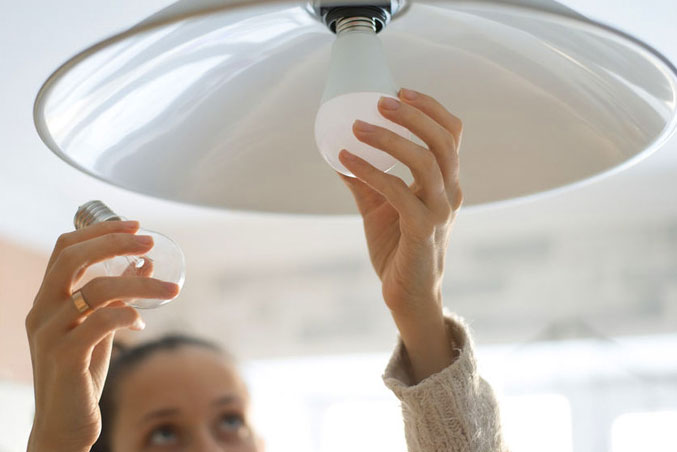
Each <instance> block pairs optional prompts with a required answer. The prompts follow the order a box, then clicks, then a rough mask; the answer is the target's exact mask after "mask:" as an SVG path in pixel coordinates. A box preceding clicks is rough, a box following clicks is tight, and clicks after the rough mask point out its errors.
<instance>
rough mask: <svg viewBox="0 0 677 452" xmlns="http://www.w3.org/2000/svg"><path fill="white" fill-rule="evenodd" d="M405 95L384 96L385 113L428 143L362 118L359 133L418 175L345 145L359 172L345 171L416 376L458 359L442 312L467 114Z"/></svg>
mask: <svg viewBox="0 0 677 452" xmlns="http://www.w3.org/2000/svg"><path fill="white" fill-rule="evenodd" d="M399 99H400V100H399V101H398V100H395V99H392V98H382V99H381V101H380V102H379V105H378V108H379V111H380V112H381V114H382V115H383V116H385V117H386V118H387V119H390V120H391V121H393V122H395V123H397V124H400V125H402V126H404V127H406V128H407V129H409V130H410V131H411V132H412V133H413V134H414V135H416V136H417V137H419V138H420V139H421V140H422V141H423V142H424V143H425V144H426V145H427V147H423V146H419V145H418V144H416V143H414V142H412V141H410V140H406V139H404V138H402V137H400V136H399V135H397V134H395V133H393V132H391V131H389V130H387V129H384V128H381V127H377V126H373V125H371V124H366V123H363V122H360V121H356V123H355V124H354V126H353V132H354V134H355V136H356V137H357V139H358V140H360V141H362V142H364V143H367V144H369V145H371V146H373V147H375V148H377V149H380V150H382V151H385V152H387V153H388V154H390V155H392V156H393V157H395V158H396V159H397V160H399V161H400V162H402V163H403V164H405V165H406V166H407V167H408V168H409V169H410V170H411V173H412V175H413V176H414V182H413V184H412V185H410V186H408V185H407V184H406V183H405V182H404V181H403V180H402V179H400V178H398V177H396V176H393V175H390V174H386V173H384V172H382V171H380V170H378V169H376V168H374V167H373V166H372V165H370V164H369V163H367V162H366V161H364V160H362V159H360V158H359V157H357V156H354V155H353V154H351V153H349V152H347V151H346V150H343V151H342V152H341V153H340V154H339V158H340V160H341V163H343V165H344V166H345V167H346V168H347V169H348V170H350V171H351V172H352V173H353V174H354V175H355V176H356V178H350V177H346V176H341V177H342V179H343V180H344V182H345V183H346V185H348V187H349V188H350V189H351V191H352V193H353V195H354V197H355V200H356V202H357V207H358V209H359V211H360V213H361V215H362V218H363V220H364V229H365V234H366V238H367V244H368V247H369V254H370V257H371V261H372V264H373V266H374V268H375V270H376V273H377V274H378V276H379V277H380V279H381V282H382V284H383V297H384V299H385V302H386V305H387V306H388V308H389V309H390V311H391V313H392V315H393V318H394V320H395V323H396V324H397V327H398V329H399V331H400V336H401V338H402V340H403V342H404V345H405V348H406V349H407V352H408V354H409V357H410V359H411V363H412V368H413V371H414V375H413V377H414V378H415V380H416V381H417V382H418V381H421V380H422V379H424V378H426V377H428V376H430V375H432V374H433V373H436V372H439V371H440V370H442V369H444V368H445V367H447V366H448V365H450V364H451V363H452V362H453V359H454V356H453V351H452V350H451V346H450V345H449V341H448V339H447V337H446V328H445V325H444V317H443V314H442V296H441V285H442V276H443V272H444V260H445V254H446V251H447V244H448V241H449V234H450V232H451V227H452V223H453V221H454V218H455V214H456V211H457V210H458V208H459V207H460V206H461V203H462V201H463V194H462V192H461V188H460V185H459V161H458V149H459V144H460V141H461V132H462V124H461V121H460V120H459V119H458V118H456V117H455V116H453V115H452V114H451V113H449V112H448V111H447V110H446V109H445V108H444V107H443V106H442V105H441V104H440V103H439V102H437V101H436V100H435V99H433V98H431V97H429V96H426V95H424V94H421V93H417V92H414V91H410V90H405V89H402V90H401V91H400V93H399Z"/></svg>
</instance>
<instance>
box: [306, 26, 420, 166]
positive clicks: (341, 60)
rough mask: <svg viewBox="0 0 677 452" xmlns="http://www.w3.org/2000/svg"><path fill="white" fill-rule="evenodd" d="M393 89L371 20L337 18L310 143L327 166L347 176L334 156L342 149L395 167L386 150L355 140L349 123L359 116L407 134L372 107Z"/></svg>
mask: <svg viewBox="0 0 677 452" xmlns="http://www.w3.org/2000/svg"><path fill="white" fill-rule="evenodd" d="M397 91H398V89H397V86H396V85H395V82H394V81H393V78H392V76H391V74H390V70H389V69H388V64H387V62H386V58H385V54H384V53H383V46H382V44H381V40H380V39H379V38H378V36H377V35H376V25H375V22H374V19H370V18H367V17H350V18H343V19H339V20H338V21H337V22H336V41H335V42H334V45H333V47H332V51H331V62H330V65H329V77H328V79H327V85H326V87H325V90H324V95H323V96H322V105H321V106H320V109H319V111H318V112H317V116H316V118H315V142H316V143H317V147H318V148H319V150H320V152H321V153H322V155H323V156H324V158H325V160H326V161H327V162H328V163H329V165H331V167H332V168H334V169H335V170H336V171H338V172H340V173H343V174H345V175H346V176H353V174H352V173H351V172H350V171H348V170H347V169H346V168H345V167H344V166H343V165H342V164H341V162H340V161H339V159H338V154H339V152H341V150H342V149H346V150H348V151H350V152H351V153H353V154H355V155H357V156H359V157H361V158H363V159H364V160H366V161H368V162H369V163H371V164H372V165H374V166H375V167H376V168H378V169H380V170H382V171H388V170H389V169H391V168H392V167H393V166H394V165H395V163H396V162H397V160H395V159H394V158H393V157H392V156H390V155H389V154H386V153H385V152H383V151H380V150H378V149H376V148H374V147H372V146H369V145H367V144H364V143H362V142H361V141H358V140H357V138H355V135H354V134H353V130H352V127H353V123H354V122H355V120H357V119H360V120H362V121H366V122H368V123H371V124H374V125H377V126H380V127H385V128H387V129H389V130H391V131H393V132H395V133H397V134H398V135H401V136H403V137H405V138H409V137H410V133H409V131H408V130H407V129H406V128H405V127H402V126H400V125H398V124H395V123H394V122H392V121H389V120H387V119H386V118H384V117H383V115H381V113H379V111H378V108H377V104H378V100H379V98H380V97H382V96H387V97H395V98H396V97H397Z"/></svg>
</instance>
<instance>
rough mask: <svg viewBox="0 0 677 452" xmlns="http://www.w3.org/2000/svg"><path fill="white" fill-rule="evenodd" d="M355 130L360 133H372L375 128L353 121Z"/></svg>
mask: <svg viewBox="0 0 677 452" xmlns="http://www.w3.org/2000/svg"><path fill="white" fill-rule="evenodd" d="M355 129H357V130H358V131H360V132H373V131H374V130H376V127H375V126H373V125H371V124H369V123H368V122H364V121H360V120H359V119H358V120H357V121H355Z"/></svg>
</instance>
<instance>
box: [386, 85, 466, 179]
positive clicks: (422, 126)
mask: <svg viewBox="0 0 677 452" xmlns="http://www.w3.org/2000/svg"><path fill="white" fill-rule="evenodd" d="M378 107H379V111H380V112H381V114H383V116H385V117H386V118H387V119H389V120H391V121H393V122H394V123H396V124H399V125H401V126H404V127H406V128H407V129H409V130H410V131H411V132H412V133H413V134H414V135H416V136H417V137H419V138H420V139H421V140H423V141H424V142H425V143H426V144H427V145H428V148H429V149H430V151H431V152H432V153H433V154H434V156H435V157H436V158H437V164H438V166H439V168H440V171H441V172H442V175H443V178H444V181H445V182H446V183H447V185H450V186H451V185H454V182H455V180H457V179H458V155H457V153H456V138H455V137H454V135H453V134H452V133H451V132H449V131H448V130H447V129H446V128H444V127H443V126H442V125H441V124H439V123H437V122H436V121H435V120H433V119H432V118H431V117H430V116H428V115H426V114H425V113H424V112H423V111H421V110H419V109H418V108H416V107H414V106H411V105H408V104H406V103H403V102H400V101H398V100H396V99H393V98H390V97H383V98H381V100H380V101H379V103H378Z"/></svg>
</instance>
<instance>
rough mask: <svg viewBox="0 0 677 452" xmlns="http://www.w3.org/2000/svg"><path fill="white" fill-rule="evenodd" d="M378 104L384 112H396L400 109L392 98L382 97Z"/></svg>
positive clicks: (398, 102) (397, 102)
mask: <svg viewBox="0 0 677 452" xmlns="http://www.w3.org/2000/svg"><path fill="white" fill-rule="evenodd" d="M378 103H379V105H380V106H381V108H383V109H385V110H397V109H398V108H400V101H398V100H397V99H393V98H392V97H382V98H381V99H380V100H379V101H378Z"/></svg>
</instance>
